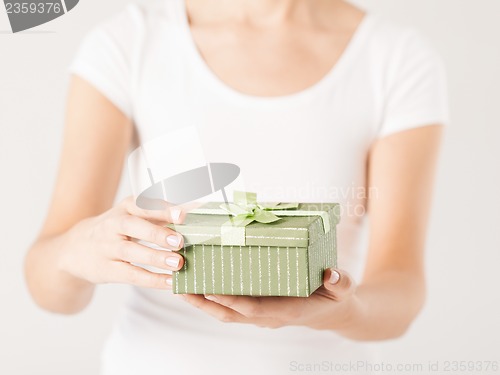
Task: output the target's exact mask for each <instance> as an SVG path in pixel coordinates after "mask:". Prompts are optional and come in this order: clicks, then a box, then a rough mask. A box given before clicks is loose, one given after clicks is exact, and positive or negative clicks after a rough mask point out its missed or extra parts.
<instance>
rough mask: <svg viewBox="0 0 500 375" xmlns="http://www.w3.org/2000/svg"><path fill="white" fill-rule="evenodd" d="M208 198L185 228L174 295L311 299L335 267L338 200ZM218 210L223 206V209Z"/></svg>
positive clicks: (192, 213)
mask: <svg viewBox="0 0 500 375" xmlns="http://www.w3.org/2000/svg"><path fill="white" fill-rule="evenodd" d="M236 194H237V193H235V203H239V204H226V205H224V204H223V205H221V203H220V202H211V203H207V204H205V205H204V206H202V207H201V208H198V209H195V210H193V211H190V212H189V213H188V214H187V215H186V219H185V221H184V223H183V224H182V225H179V224H176V225H173V224H171V225H169V226H170V227H171V228H173V229H175V230H176V231H177V232H179V233H181V234H182V235H183V236H184V242H185V246H184V248H183V249H181V251H180V254H182V256H183V257H184V260H185V262H184V267H183V268H182V269H181V270H179V271H177V272H174V273H173V292H174V293H175V294H226V295H248V296H294V297H308V296H310V295H311V294H312V293H313V292H314V291H315V290H316V289H317V288H319V287H320V286H321V285H322V283H323V272H324V270H325V269H327V268H330V267H335V266H336V258H337V246H336V225H337V224H338V222H339V217H340V215H339V212H340V206H339V205H338V204H337V203H300V204H288V203H287V204H257V203H256V199H255V198H256V197H255V194H253V193H245V196H244V197H245V198H244V199H246V200H244V201H243V204H242V201H241V199H240V200H239V201H238V199H237V195H236ZM221 207H222V208H221Z"/></svg>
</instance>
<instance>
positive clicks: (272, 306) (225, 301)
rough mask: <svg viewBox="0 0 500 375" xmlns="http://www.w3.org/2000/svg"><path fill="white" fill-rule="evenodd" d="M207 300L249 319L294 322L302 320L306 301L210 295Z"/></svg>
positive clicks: (286, 298) (283, 298)
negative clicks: (278, 317) (279, 319)
mask: <svg viewBox="0 0 500 375" xmlns="http://www.w3.org/2000/svg"><path fill="white" fill-rule="evenodd" d="M206 299H208V300H210V301H213V302H216V303H218V304H220V305H222V306H226V307H228V308H230V309H232V310H234V311H236V312H238V313H240V314H241V315H243V316H246V317H247V318H275V317H277V316H280V317H281V318H282V319H284V320H286V321H289V322H292V321H295V320H298V319H300V316H301V314H302V311H303V307H304V302H305V301H304V299H302V298H293V297H248V296H228V295H208V296H206Z"/></svg>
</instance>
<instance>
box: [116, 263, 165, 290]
mask: <svg viewBox="0 0 500 375" xmlns="http://www.w3.org/2000/svg"><path fill="white" fill-rule="evenodd" d="M109 275H110V280H109V281H110V282H115V283H122V284H131V285H135V286H140V287H143V288H153V289H172V276H171V275H164V274H158V273H154V272H149V271H146V270H145V269H143V268H141V267H137V266H133V265H131V264H129V263H125V262H119V261H118V262H113V265H112V267H111V270H110V272H109Z"/></svg>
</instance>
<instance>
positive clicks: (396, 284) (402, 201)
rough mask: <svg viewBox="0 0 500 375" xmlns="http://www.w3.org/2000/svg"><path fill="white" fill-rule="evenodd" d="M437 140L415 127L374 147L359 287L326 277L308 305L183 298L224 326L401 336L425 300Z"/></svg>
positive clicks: (433, 131) (434, 130)
mask: <svg viewBox="0 0 500 375" xmlns="http://www.w3.org/2000/svg"><path fill="white" fill-rule="evenodd" d="M441 132H442V127H441V126H426V127H421V128H417V129H412V130H407V131H404V132H400V133H397V134H394V135H391V136H388V137H385V138H383V139H381V140H379V141H377V143H376V144H375V145H374V146H373V148H372V150H371V153H370V155H369V166H368V171H369V176H368V186H369V188H370V191H371V192H372V194H371V196H370V197H369V201H368V211H369V215H370V223H371V225H370V241H369V250H368V259H367V265H366V268H365V275H364V278H363V281H362V283H361V285H359V287H357V288H356V287H355V285H354V282H353V280H352V279H351V278H350V277H349V275H348V274H347V273H344V272H342V271H338V272H337V271H334V270H327V272H325V277H324V287H322V288H320V289H318V291H316V292H315V293H314V294H313V295H312V296H311V297H309V298H289V297H264V298H255V297H234V296H207V297H206V298H203V296H194V295H186V296H184V298H185V299H186V300H187V301H188V302H190V303H192V304H193V305H195V306H197V307H198V308H201V309H203V310H205V311H206V312H208V313H209V314H211V315H213V316H215V317H216V318H218V319H220V320H222V321H225V322H242V323H249V324H256V325H259V326H265V327H273V328H276V327H281V326H286V325H305V326H309V327H312V328H315V329H331V330H335V331H337V332H338V333H340V334H342V335H344V336H346V337H349V338H351V339H356V340H382V339H388V338H394V337H398V336H400V335H402V334H403V333H404V332H405V331H406V329H407V328H408V327H409V325H410V324H411V322H412V321H413V319H414V318H415V317H416V315H417V314H418V312H419V311H420V309H421V307H422V305H423V303H424V298H425V297H424V296H425V280H424V245H425V236H426V227H427V221H428V216H429V209H430V206H431V195H432V194H431V193H432V188H433V180H434V171H435V167H436V160H437V155H438V149H439V144H440V139H441ZM340 251H342V250H340ZM338 274H340V278H339V277H338ZM332 275H333V276H334V277H332ZM335 276H336V277H335Z"/></svg>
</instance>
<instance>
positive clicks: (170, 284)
mask: <svg viewBox="0 0 500 375" xmlns="http://www.w3.org/2000/svg"><path fill="white" fill-rule="evenodd" d="M165 281H166V282H167V285H168V286H172V279H171V278H168V279H166V280H165Z"/></svg>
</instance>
